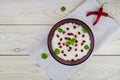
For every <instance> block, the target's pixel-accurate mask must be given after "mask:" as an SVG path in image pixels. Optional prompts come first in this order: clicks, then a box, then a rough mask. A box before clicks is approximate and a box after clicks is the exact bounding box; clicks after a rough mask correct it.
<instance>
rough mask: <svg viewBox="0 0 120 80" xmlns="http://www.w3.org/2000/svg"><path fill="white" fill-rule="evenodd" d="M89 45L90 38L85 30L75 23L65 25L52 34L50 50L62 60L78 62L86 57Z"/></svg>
mask: <svg viewBox="0 0 120 80" xmlns="http://www.w3.org/2000/svg"><path fill="white" fill-rule="evenodd" d="M75 35H76V36H75ZM66 37H67V38H68V39H66ZM68 43H69V44H68ZM90 43H91V41H90V36H89V34H88V32H87V30H86V29H84V28H83V27H82V26H81V25H77V24H75V23H66V24H63V25H61V26H60V27H59V28H58V29H57V30H56V31H55V32H54V36H53V38H52V49H53V50H54V52H55V51H57V54H56V55H57V56H59V57H60V58H62V59H64V60H69V61H71V60H78V59H81V58H82V57H84V56H85V55H87V53H88V51H89V49H90ZM70 48H71V49H70ZM56 49H57V50H56ZM55 53H56V52H55Z"/></svg>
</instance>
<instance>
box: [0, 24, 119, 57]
mask: <svg viewBox="0 0 120 80" xmlns="http://www.w3.org/2000/svg"><path fill="white" fill-rule="evenodd" d="M51 27H52V25H0V55H26V54H27V53H26V52H25V51H26V49H27V48H29V47H30V46H31V45H32V44H33V43H35V42H36V41H39V40H40V39H41V37H40V36H42V37H43V34H44V33H46V32H48V31H49V30H50V28H51ZM119 34H120V33H118V34H117V35H116V36H115V37H114V38H113V39H112V41H109V42H106V43H105V45H103V46H101V48H100V50H98V51H97V53H95V55H120V36H119Z"/></svg>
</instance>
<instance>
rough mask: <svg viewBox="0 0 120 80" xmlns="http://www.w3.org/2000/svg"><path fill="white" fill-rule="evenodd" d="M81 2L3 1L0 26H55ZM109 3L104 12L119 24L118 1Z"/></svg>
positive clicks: (44, 0)
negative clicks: (61, 9) (63, 10)
mask: <svg viewBox="0 0 120 80" xmlns="http://www.w3.org/2000/svg"><path fill="white" fill-rule="evenodd" d="M83 1H84V0H64V1H62V0H52V1H49V0H11V1H9V0H4V1H1V2H0V24H55V23H56V22H57V21H59V20H61V19H63V18H64V17H65V16H66V15H68V14H69V13H70V12H71V11H72V10H74V9H75V8H77V6H78V5H80V4H81V3H82V2H83ZM98 1H99V0H98ZM111 1H112V3H110V4H107V5H105V10H106V11H107V12H108V13H109V14H110V16H112V17H113V18H115V19H116V18H117V19H116V21H117V22H118V23H120V22H119V21H120V17H119V16H120V14H119V12H120V8H119V7H120V5H119V4H120V1H119V0H111ZM103 2H104V0H100V3H101V4H102V3H103ZM56 4H57V5H56ZM62 6H65V7H66V11H65V12H61V11H60V8H61V7H62Z"/></svg>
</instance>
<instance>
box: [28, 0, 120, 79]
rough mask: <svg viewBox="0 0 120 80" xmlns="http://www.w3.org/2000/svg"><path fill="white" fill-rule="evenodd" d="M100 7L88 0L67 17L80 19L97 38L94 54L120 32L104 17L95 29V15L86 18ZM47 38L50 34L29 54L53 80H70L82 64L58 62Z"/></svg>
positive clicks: (116, 26) (36, 44)
mask: <svg viewBox="0 0 120 80" xmlns="http://www.w3.org/2000/svg"><path fill="white" fill-rule="evenodd" d="M99 7H100V5H99V3H98V2H97V1H96V0H86V1H85V2H84V3H83V4H82V5H80V6H79V7H78V8H77V9H76V10H75V11H74V12H72V13H71V14H69V15H68V16H67V17H66V18H76V19H79V20H81V21H83V22H85V23H86V24H87V25H88V26H89V27H90V29H91V30H92V32H93V34H94V38H95V48H94V52H95V51H97V50H98V48H99V47H100V46H101V44H102V43H103V42H104V41H105V40H106V39H108V38H110V37H112V36H113V35H114V34H115V33H116V32H118V30H120V26H119V25H118V24H117V23H116V22H115V21H114V20H112V19H111V18H107V17H102V18H101V20H100V21H99V23H98V24H97V25H96V26H95V27H93V22H94V20H95V18H96V17H95V16H94V15H93V16H90V17H86V13H87V12H89V11H95V10H98V8H99ZM48 32H49V31H48ZM47 36H48V33H47V34H44V35H41V37H40V41H39V42H36V43H35V44H34V45H33V46H32V47H31V48H29V49H28V53H30V55H31V56H32V57H33V58H34V59H35V60H36V61H37V63H38V64H39V66H41V67H42V68H43V69H44V70H45V71H46V72H47V73H48V75H49V76H50V77H51V79H52V80H68V79H69V78H70V77H71V76H72V75H73V74H74V72H75V71H76V70H78V68H80V67H81V64H79V65H76V66H66V65H63V64H61V63H59V62H57V61H56V60H55V59H54V58H53V57H52V56H51V55H50V53H49V50H48V47H47ZM43 52H44V53H47V54H48V58H47V59H45V60H44V59H41V58H40V55H41V53H43Z"/></svg>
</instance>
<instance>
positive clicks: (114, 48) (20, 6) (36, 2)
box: [0, 0, 120, 80]
mask: <svg viewBox="0 0 120 80" xmlns="http://www.w3.org/2000/svg"><path fill="white" fill-rule="evenodd" d="M82 1H83V0H0V80H16V79H17V80H50V78H49V77H48V75H47V74H46V73H45V72H44V70H43V69H41V68H40V67H38V66H37V65H36V63H35V61H34V60H33V59H32V58H31V57H30V56H29V55H28V53H26V52H25V51H26V49H27V48H28V47H30V46H31V45H32V44H33V43H34V42H36V41H38V38H39V35H40V33H41V32H46V31H47V30H48V29H50V28H51V27H52V25H53V24H55V23H56V22H57V21H59V20H61V19H63V18H64V17H65V16H66V15H67V14H69V13H70V12H71V11H73V10H74V9H75V8H77V6H78V5H80V4H81V3H82ZM101 1H102V0H101ZM113 1H114V0H113ZM119 4H120V1H119V0H116V1H115V2H114V3H112V5H111V6H109V7H105V8H107V11H108V12H109V14H110V15H111V16H112V17H114V18H115V20H116V21H117V22H118V23H119V24H120V5H119ZM61 6H65V7H66V11H65V12H61V11H60V8H61ZM41 29H42V30H41ZM80 79H81V80H120V33H118V34H117V35H116V36H115V37H114V38H113V39H112V41H109V42H106V43H105V45H103V46H102V47H101V49H100V50H99V51H98V52H97V53H96V54H94V56H93V57H92V58H91V59H90V60H89V61H88V62H87V63H86V64H85V66H84V68H82V69H80V70H79V71H77V72H76V74H75V75H74V76H71V80H80Z"/></svg>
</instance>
